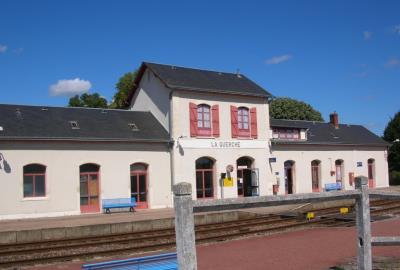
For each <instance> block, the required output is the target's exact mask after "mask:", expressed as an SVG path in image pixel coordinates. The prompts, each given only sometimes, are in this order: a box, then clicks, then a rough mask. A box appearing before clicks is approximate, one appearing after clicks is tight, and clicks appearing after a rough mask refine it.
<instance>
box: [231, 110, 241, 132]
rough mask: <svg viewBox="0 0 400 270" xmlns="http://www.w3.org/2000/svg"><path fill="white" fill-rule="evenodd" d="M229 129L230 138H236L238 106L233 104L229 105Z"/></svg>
mask: <svg viewBox="0 0 400 270" xmlns="http://www.w3.org/2000/svg"><path fill="white" fill-rule="evenodd" d="M231 131H232V138H237V137H238V135H239V128H238V108H237V107H235V106H231Z"/></svg>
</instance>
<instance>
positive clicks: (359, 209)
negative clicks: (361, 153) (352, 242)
mask: <svg viewBox="0 0 400 270" xmlns="http://www.w3.org/2000/svg"><path fill="white" fill-rule="evenodd" d="M355 184H356V189H357V190H359V191H360V193H361V195H360V197H359V198H357V199H356V224H357V249H358V254H357V269H358V270H371V269H372V252H371V216H370V209H369V194H368V178H367V177H365V176H359V177H356V179H355Z"/></svg>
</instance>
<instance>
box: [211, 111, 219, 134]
mask: <svg viewBox="0 0 400 270" xmlns="http://www.w3.org/2000/svg"><path fill="white" fill-rule="evenodd" d="M211 111H212V115H211V118H212V135H213V136H214V137H219V106H218V105H213V106H212V107H211Z"/></svg>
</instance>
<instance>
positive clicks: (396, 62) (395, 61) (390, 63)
mask: <svg viewBox="0 0 400 270" xmlns="http://www.w3.org/2000/svg"><path fill="white" fill-rule="evenodd" d="M397 66H400V60H399V59H397V58H395V57H393V58H390V59H389V60H387V62H386V63H385V67H387V68H394V67H397Z"/></svg>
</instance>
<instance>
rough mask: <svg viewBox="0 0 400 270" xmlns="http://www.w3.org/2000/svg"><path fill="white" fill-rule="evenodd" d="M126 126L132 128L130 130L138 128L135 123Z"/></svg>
mask: <svg viewBox="0 0 400 270" xmlns="http://www.w3.org/2000/svg"><path fill="white" fill-rule="evenodd" d="M128 127H129V128H130V129H131V130H132V131H138V130H139V128H138V127H137V125H136V124H135V123H129V124H128Z"/></svg>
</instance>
